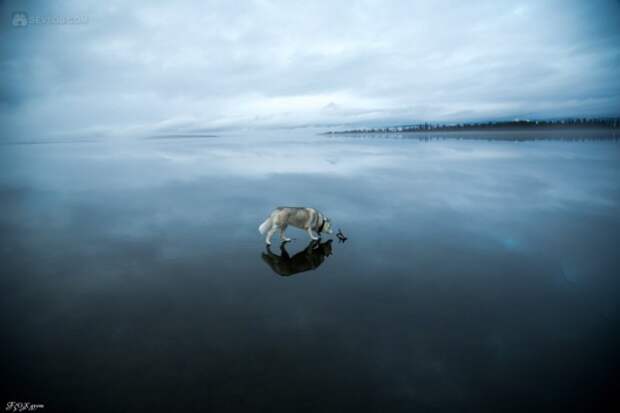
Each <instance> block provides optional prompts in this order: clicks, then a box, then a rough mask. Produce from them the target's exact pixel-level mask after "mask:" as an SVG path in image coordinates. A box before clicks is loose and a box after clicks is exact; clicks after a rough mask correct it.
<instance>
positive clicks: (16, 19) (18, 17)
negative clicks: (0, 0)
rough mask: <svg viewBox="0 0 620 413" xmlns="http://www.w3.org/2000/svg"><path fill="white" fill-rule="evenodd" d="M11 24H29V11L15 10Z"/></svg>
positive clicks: (22, 25) (23, 25)
mask: <svg viewBox="0 0 620 413" xmlns="http://www.w3.org/2000/svg"><path fill="white" fill-rule="evenodd" d="M11 24H12V25H13V27H26V26H28V13H26V12H25V11H14V12H13V15H12V17H11Z"/></svg>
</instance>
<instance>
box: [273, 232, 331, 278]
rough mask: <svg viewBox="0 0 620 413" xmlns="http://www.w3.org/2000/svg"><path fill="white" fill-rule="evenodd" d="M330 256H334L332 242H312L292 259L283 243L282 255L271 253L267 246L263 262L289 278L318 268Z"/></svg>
mask: <svg viewBox="0 0 620 413" xmlns="http://www.w3.org/2000/svg"><path fill="white" fill-rule="evenodd" d="M330 255H332V240H328V241H325V242H320V241H311V242H310V244H308V246H307V247H306V248H305V249H304V250H302V251H299V252H298V253H297V254H295V255H293V256H292V257H291V256H289V255H288V251H286V243H283V244H281V245H280V255H276V254H274V253H273V252H271V249H270V248H269V246H267V252H263V261H265V262H266V263H267V264H268V265H269V266H270V267H271V269H272V270H273V272H275V273H276V274H280V275H282V276H284V277H287V276H289V275H294V274H297V273H299V272H304V271H309V270H314V269H316V268H318V267H319V266H320V265H321V264H322V263H323V261H325V257H329V256H330Z"/></svg>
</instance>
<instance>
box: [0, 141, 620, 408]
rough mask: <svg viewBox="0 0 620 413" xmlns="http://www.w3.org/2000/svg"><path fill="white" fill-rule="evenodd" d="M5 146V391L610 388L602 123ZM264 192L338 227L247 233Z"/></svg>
mask: <svg viewBox="0 0 620 413" xmlns="http://www.w3.org/2000/svg"><path fill="white" fill-rule="evenodd" d="M0 161H1V162H2V170H3V172H2V176H1V177H0V212H1V215H0V228H1V231H0V237H1V238H0V239H1V251H0V253H1V254H2V256H1V258H2V263H3V264H2V277H1V278H0V285H1V287H2V291H3V294H4V297H3V299H2V302H1V303H2V304H1V309H2V311H1V312H0V314H1V317H2V343H3V362H2V364H3V375H4V380H3V381H4V383H5V384H4V385H3V390H2V393H3V394H2V395H3V402H4V401H9V400H14V401H30V402H32V403H42V404H45V406H46V408H45V411H148V410H151V411H155V410H160V411H169V412H182V411H198V410H200V411H231V410H242V411H246V412H253V411H270V412H271V411H286V412H304V411H344V410H352V411H353V410H354V411H360V412H361V411H377V412H393V411H446V412H454V411H519V412H522V411H532V410H539V411H551V410H555V409H563V410H564V411H566V410H579V409H581V408H582V407H584V406H589V407H592V405H593V403H598V402H601V400H603V399H604V398H605V397H612V394H610V393H609V391H611V389H612V388H613V385H616V386H617V382H616V384H613V383H614V381H613V380H614V379H615V376H614V375H615V374H616V373H617V369H618V353H617V349H618V345H619V344H620V340H619V337H620V329H619V325H620V323H619V321H620V320H619V318H620V309H619V307H618V302H619V301H618V299H619V298H620V278H619V276H620V260H619V255H618V245H620V143H618V142H617V141H615V142H614V141H603V142H599V141H586V142H567V141H556V140H549V141H535V142H504V141H487V140H480V141H461V140H453V139H447V140H430V141H420V140H416V139H390V138H388V139H373V138H371V137H365V138H353V137H347V136H332V137H329V136H319V135H316V134H314V133H311V132H300V131H293V132H290V133H289V132H278V133H274V134H271V133H267V132H262V133H259V134H249V133H248V134H247V135H231V136H221V137H203V138H191V137H184V138H166V139H135V140H131V141H125V142H121V141H108V142H105V141H84V142H73V143H71V142H64V143H63V142H57V143H50V144H35V143H32V142H31V143H30V144H3V145H2V146H0ZM280 205H285V206H312V207H315V208H317V209H319V210H320V211H322V212H324V213H325V214H326V215H328V216H329V217H330V218H331V219H332V221H333V223H334V226H335V228H336V229H337V228H342V230H343V231H344V232H345V234H346V235H347V236H348V237H349V240H348V241H347V242H345V243H338V242H337V240H336V239H335V237H333V236H332V237H331V238H332V239H333V240H334V241H333V242H331V243H326V241H327V238H324V239H323V245H321V246H319V247H317V248H314V249H312V250H308V251H306V252H303V250H304V249H305V248H306V247H307V246H308V238H307V235H306V234H305V233H303V232H302V231H299V230H295V229H289V230H288V231H287V233H288V235H289V236H290V237H292V238H296V240H295V241H294V242H292V243H290V244H289V245H287V251H286V252H283V251H281V250H280V248H279V246H278V245H277V243H274V246H273V247H272V248H271V251H266V249H265V246H264V244H263V240H262V237H261V236H260V234H259V233H258V231H257V227H258V225H259V224H260V223H261V222H262V221H263V220H264V219H265V218H266V217H267V215H268V213H269V212H270V211H271V209H273V208H274V207H276V206H280ZM300 251H301V254H297V253H299V252H300ZM282 254H284V256H282ZM287 254H288V258H287ZM296 254H297V255H296ZM274 270H275V271H274ZM298 271H299V272H298Z"/></svg>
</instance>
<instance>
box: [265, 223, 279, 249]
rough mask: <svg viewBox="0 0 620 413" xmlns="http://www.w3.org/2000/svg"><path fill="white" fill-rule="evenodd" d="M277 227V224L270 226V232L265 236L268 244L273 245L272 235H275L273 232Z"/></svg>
mask: <svg viewBox="0 0 620 413" xmlns="http://www.w3.org/2000/svg"><path fill="white" fill-rule="evenodd" d="M277 229H278V225H277V224H273V225H272V226H271V228H269V232H267V237H266V238H265V242H266V243H267V245H271V237H273V234H275V233H276V230H277Z"/></svg>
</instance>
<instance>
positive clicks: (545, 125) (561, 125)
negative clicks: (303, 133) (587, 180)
mask: <svg viewBox="0 0 620 413" xmlns="http://www.w3.org/2000/svg"><path fill="white" fill-rule="evenodd" d="M498 129H620V118H571V119H559V120H510V121H492V122H470V123H454V124H440V123H429V122H425V123H418V124H413V125H403V126H390V127H384V128H360V129H350V130H345V131H331V132H327V133H328V134H341V133H394V132H396V133H401V132H428V131H464V130H498Z"/></svg>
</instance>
